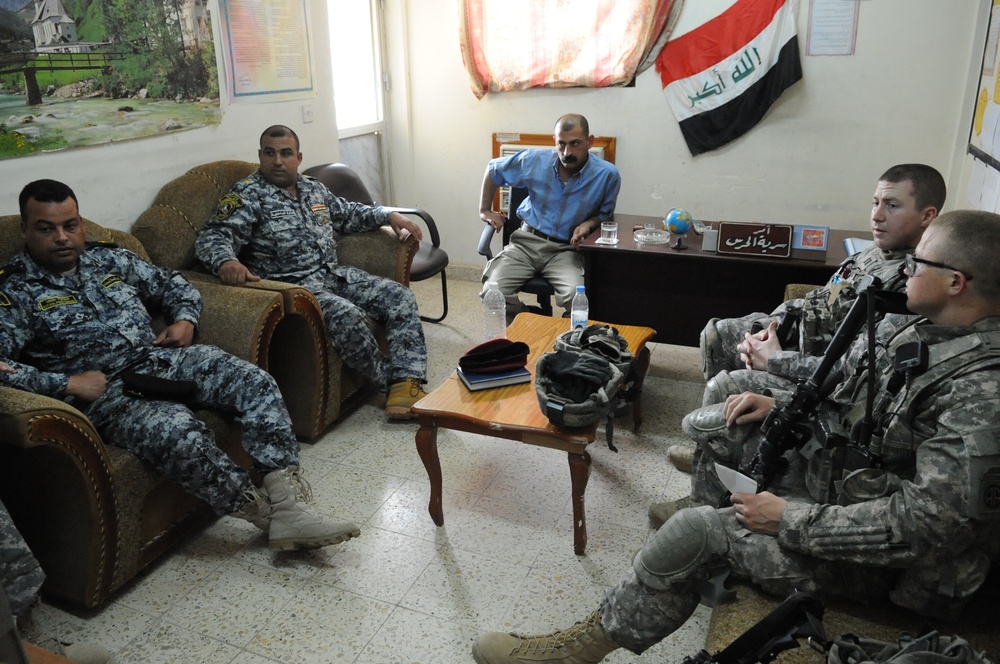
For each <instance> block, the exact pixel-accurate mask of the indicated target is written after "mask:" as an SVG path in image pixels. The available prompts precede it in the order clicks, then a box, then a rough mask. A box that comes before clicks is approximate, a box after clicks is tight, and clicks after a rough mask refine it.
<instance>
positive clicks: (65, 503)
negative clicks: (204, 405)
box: [0, 215, 284, 608]
mask: <svg viewBox="0 0 1000 664" xmlns="http://www.w3.org/2000/svg"><path fill="white" fill-rule="evenodd" d="M85 227H86V232H87V237H88V239H90V240H103V241H110V242H114V243H116V244H118V245H119V246H122V247H124V248H126V249H130V250H131V251H133V252H135V253H137V254H138V255H140V256H142V257H143V258H145V259H147V260H148V255H147V254H146V251H145V249H144V248H143V246H142V245H141V244H140V243H139V242H138V241H137V240H136V239H135V238H134V237H132V236H131V235H129V234H127V233H125V232H122V231H115V230H109V229H106V228H103V227H102V226H99V225H98V224H95V223H93V222H90V221H85ZM22 244H23V243H22V240H21V235H20V217H19V216H13V215H11V216H4V217H0V260H2V261H3V262H4V263H6V262H7V261H9V260H10V258H11V257H12V256H13V255H14V254H15V253H17V252H18V251H20V249H21V247H22ZM197 287H198V289H199V291H200V292H201V294H202V298H203V300H204V309H203V311H202V317H201V320H200V324H199V328H198V337H197V339H196V341H197V342H198V343H209V344H215V345H218V346H221V347H222V348H224V349H226V350H228V351H229V352H232V353H234V354H236V355H238V356H240V357H242V358H244V359H246V360H248V361H250V362H254V363H256V364H259V365H262V366H266V365H267V362H268V357H267V349H268V348H270V345H271V344H270V338H271V336H272V334H273V333H274V330H275V327H276V325H277V323H278V321H279V320H280V319H281V318H282V317H283V316H284V300H283V298H282V297H281V295H280V294H279V293H275V292H271V291H265V290H259V291H251V290H248V291H247V292H245V293H241V294H240V297H238V298H234V297H232V294H231V293H230V292H229V291H228V289H225V288H224V287H223V286H220V285H218V284H214V283H210V282H206V283H199V284H197ZM12 359H17V358H12ZM198 417H199V418H201V419H202V420H203V421H204V422H205V423H206V424H207V425H208V426H209V427H210V428H211V429H212V431H213V432H214V434H215V437H216V440H217V442H218V444H219V446H220V447H221V448H222V449H224V450H225V451H226V452H227V453H229V454H230V455H231V456H232V457H233V458H234V459H236V460H237V462H239V463H241V464H242V465H244V466H245V467H250V460H249V458H248V457H247V456H246V453H245V452H244V451H243V449H242V447H241V445H240V432H239V426H238V425H237V424H236V423H235V422H234V421H233V420H232V418H231V417H229V416H226V415H223V414H221V413H216V412H209V411H200V412H199V413H198ZM0 499H2V500H3V502H4V504H5V505H6V506H7V509H8V510H9V511H10V514H11V516H12V517H13V518H14V521H15V523H16V524H17V527H18V529H19V530H20V531H21V533H22V535H23V536H24V538H25V540H26V541H27V542H28V545H29V546H30V547H31V550H32V552H33V553H34V554H35V557H36V558H37V559H38V561H39V562H40V563H41V566H42V569H43V570H44V571H45V575H46V580H45V584H44V585H43V586H42V592H43V593H45V594H46V596H48V597H52V598H57V599H59V600H62V601H65V602H67V603H69V604H73V605H75V606H79V607H84V608H92V607H96V606H100V605H101V604H103V603H104V601H105V600H106V599H107V598H108V596H109V595H111V594H112V593H113V592H114V591H115V590H117V589H118V588H120V587H122V586H123V585H124V584H125V583H127V582H128V581H129V580H130V579H132V578H133V577H134V576H135V575H136V574H137V573H138V572H139V571H140V570H141V569H143V568H144V567H146V566H147V565H149V564H150V563H151V562H153V561H154V560H155V559H156V558H157V557H159V556H160V555H161V554H162V553H163V552H164V551H166V550H167V549H168V548H169V547H170V546H171V545H173V544H174V543H176V542H177V541H178V540H179V539H181V538H182V537H183V536H184V535H186V534H187V533H188V532H190V531H191V530H193V529H194V528H196V527H197V526H199V525H200V524H202V523H204V522H205V521H206V520H208V519H211V518H213V513H212V511H211V510H210V509H209V508H208V506H207V505H206V504H205V503H203V502H202V501H200V500H199V499H197V498H194V497H193V496H191V495H189V494H187V493H185V492H184V491H182V490H181V489H180V488H179V487H177V485H175V484H173V483H172V482H169V481H167V480H166V479H164V478H163V477H162V476H161V475H160V474H159V473H157V472H156V471H154V470H153V469H152V468H151V467H150V466H148V465H147V464H146V463H144V462H142V461H140V460H139V459H138V458H137V457H135V456H133V455H132V454H131V453H129V452H126V451H125V450H123V449H120V448H117V447H114V446H112V445H108V444H105V442H104V441H103V440H102V439H101V436H100V435H99V434H98V433H97V431H96V430H95V429H94V427H93V426H92V425H91V423H90V422H89V420H88V419H87V417H86V416H85V415H84V414H83V413H82V412H80V411H79V410H77V409H76V408H74V407H72V406H70V405H68V404H66V403H64V402H63V401H60V400H58V399H53V398H50V397H47V396H41V395H37V394H32V393H29V392H23V391H21V390H17V389H13V388H7V387H0Z"/></svg>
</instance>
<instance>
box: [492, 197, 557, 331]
mask: <svg viewBox="0 0 1000 664" xmlns="http://www.w3.org/2000/svg"><path fill="white" fill-rule="evenodd" d="M527 197H528V190H527V189H522V188H517V189H511V190H510V204H509V206H508V208H507V209H508V213H507V222H506V223H504V225H503V231H502V232H501V240H502V243H503V246H505V247H506V246H507V243H508V242H510V236H511V234H512V233H513V232H514V231H516V230H517V229H518V228H520V227H521V219H520V218H519V217H518V216H517V207H518V206H519V205H520V204H521V201H523V200H524V199H525V198H527ZM483 225H484V226H485V228H483V234H482V235H481V236H480V238H479V254H480V255H481V256H485V257H486V260H491V259H492V258H493V248H492V247H491V246H490V243H491V242H492V240H493V234H494V233H495V232H496V231H495V230H494V228H493V227H492V226H490V225H489V224H483ZM518 290H519V292H521V293H530V294H532V295H534V296H535V297H536V298H538V307H539V308H540V309H541V310H542V313H544V314H545V315H546V316H551V315H552V296H553V295H555V294H556V289H555V288H553V287H552V284H550V283H549V282H548V281H547V280H546V279H545V277H543V276H542V275H540V274H536V275H535V276H533V277H532V278H531V279H528V280H527V281H526V282H524V284H523V285H522V286H521V288H519V289H518Z"/></svg>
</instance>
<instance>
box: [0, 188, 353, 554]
mask: <svg viewBox="0 0 1000 664" xmlns="http://www.w3.org/2000/svg"><path fill="white" fill-rule="evenodd" d="M20 207H21V220H22V221H21V231H22V235H23V237H24V239H25V251H24V252H22V253H21V254H19V255H18V256H16V257H15V258H14V259H13V261H12V262H11V263H10V264H9V265H7V266H6V267H5V268H4V269H3V272H2V275H0V325H2V327H3V333H2V334H0V357H3V358H4V359H6V360H8V361H9V362H10V364H11V366H13V368H14V369H16V371H15V373H12V374H0V383H2V384H5V385H9V386H12V387H16V388H19V389H22V390H28V391H31V392H36V393H39V394H45V395H48V396H51V397H55V398H57V399H63V398H64V399H66V400H67V401H68V402H70V403H71V404H73V405H74V406H76V407H77V408H79V409H80V410H82V411H83V412H84V413H85V414H86V415H87V417H88V418H89V419H90V421H91V422H92V423H93V424H94V426H95V427H96V428H97V430H98V431H99V432H100V433H101V435H102V436H103V437H104V438H105V439H106V440H108V441H109V442H110V443H112V444H114V445H117V446H119V447H122V448H124V449H127V450H128V451H130V452H132V453H133V454H135V455H136V456H138V457H139V458H141V459H143V460H144V461H146V462H148V463H149V464H150V465H152V466H153V467H154V468H156V469H157V470H159V471H160V472H161V473H163V474H164V475H166V476H167V477H168V478H170V479H171V480H172V481H174V482H176V483H177V484H178V485H180V486H181V487H182V488H184V489H185V490H186V491H188V492H189V493H191V494H193V495H195V496H197V497H199V498H201V499H202V500H204V501H205V502H206V503H208V504H209V505H210V506H211V507H212V509H213V510H215V512H216V513H217V514H232V515H234V516H238V517H241V518H244V519H247V520H250V521H252V522H253V523H255V524H256V525H258V526H259V527H261V528H262V529H265V530H268V533H269V536H268V537H269V545H270V547H271V548H274V549H277V550H293V549H299V548H314V547H319V546H325V545H328V544H335V543H338V542H342V541H344V540H347V539H350V538H351V537H354V536H356V535H358V534H360V531H359V529H358V527H357V526H356V525H355V524H353V523H349V522H329V521H327V520H325V519H323V518H322V517H320V516H318V515H316V514H314V513H313V512H311V511H309V510H308V509H307V507H306V506H305V504H304V501H305V500H308V498H309V494H310V492H309V486H308V484H307V483H306V482H305V480H304V479H303V478H302V476H301V472H300V469H299V466H298V463H299V459H298V443H297V442H296V440H295V436H294V434H293V433H292V429H291V424H290V421H289V417H288V411H287V410H286V408H285V405H284V403H283V402H282V400H281V395H280V393H279V391H278V388H277V385H276V384H275V382H274V380H273V379H272V378H271V377H270V376H269V375H268V374H267V373H266V372H264V371H263V370H261V369H260V368H258V367H256V366H254V365H252V364H250V363H249V362H246V361H244V360H241V359H239V358H236V357H234V356H232V355H230V354H228V353H225V352H224V351H222V350H220V349H218V348H216V347H214V346H204V345H192V341H193V338H194V333H195V328H196V326H197V323H198V318H199V315H200V313H201V296H200V294H199V293H198V291H197V290H196V289H195V288H194V287H193V286H192V285H191V284H190V283H189V282H188V281H187V280H186V279H184V277H183V276H181V275H180V274H179V273H177V272H174V271H172V270H166V269H162V268H158V267H156V266H153V265H150V264H149V263H147V262H146V261H144V260H142V259H141V258H139V257H138V256H136V255H135V254H133V253H131V252H129V251H126V250H124V249H119V248H117V247H116V246H113V245H111V246H105V245H100V244H86V243H85V237H84V225H83V220H82V219H81V217H80V214H79V211H78V207H77V200H76V196H75V194H74V193H73V192H72V190H71V189H70V188H69V187H67V186H66V185H65V184H63V183H61V182H56V181H53V180H38V181H35V182H32V183H30V184H29V185H27V186H26V187H25V188H24V190H23V191H22V192H21V197H20ZM150 306H151V307H156V308H157V309H158V310H159V311H161V312H162V314H163V316H164V318H166V319H167V320H168V321H172V323H171V324H169V325H168V326H167V327H166V329H164V330H163V331H162V332H161V333H160V334H159V335H157V334H156V333H155V332H154V331H153V328H152V327H151V323H152V319H151V316H150V313H149V310H148V309H147V307H150ZM126 372H132V373H134V374H139V375H140V376H146V377H153V378H154V379H155V378H161V379H166V380H167V381H192V382H193V383H194V392H193V395H192V396H191V397H190V403H191V404H192V405H194V406H197V407H199V408H216V409H220V410H223V411H226V412H230V413H233V414H235V415H236V416H237V417H238V418H239V421H240V425H241V427H242V442H243V447H244V448H245V449H246V451H247V453H248V454H249V455H250V457H251V458H252V459H253V461H254V464H255V466H256V468H257V470H258V471H260V474H261V475H262V476H263V486H262V488H260V489H258V488H257V487H256V486H254V484H253V481H252V479H251V476H250V473H248V472H247V471H246V470H245V469H243V468H242V467H240V466H238V465H237V464H236V463H234V462H233V461H232V459H230V458H229V457H228V456H227V455H226V454H225V453H223V452H222V451H221V450H220V449H219V448H218V447H217V446H216V444H215V440H214V438H213V435H212V432H211V431H210V430H209V429H208V428H207V427H206V426H205V425H204V424H203V423H202V422H201V421H200V420H198V419H197V418H196V417H195V416H194V414H193V413H192V411H191V409H190V408H189V407H188V406H187V405H185V404H184V403H178V402H176V401H173V400H168V399H167V398H163V399H160V398H156V399H153V398H149V399H145V398H136V397H133V396H129V395H127V394H125V393H124V390H123V375H124V374H126ZM172 385H176V383H173V384H172Z"/></svg>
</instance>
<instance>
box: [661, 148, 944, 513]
mask: <svg viewBox="0 0 1000 664" xmlns="http://www.w3.org/2000/svg"><path fill="white" fill-rule="evenodd" d="M946 193H947V190H946V187H945V183H944V178H942V177H941V174H940V173H938V171H937V170H935V169H934V168H931V167H930V166H926V165H924V164H900V165H897V166H893V167H892V168H890V169H889V170H887V171H886V172H885V173H883V174H882V176H881V177H880V178H879V181H878V184H877V185H876V187H875V194H874V196H873V198H872V213H871V226H872V237H873V239H874V242H875V244H874V245H872V246H870V247H868V248H867V249H865V250H863V251H861V252H860V253H858V254H857V255H855V256H848V258H847V260H845V261H844V262H843V263H842V264H841V265H840V268H839V269H838V270H837V272H836V273H835V274H834V275H833V277H831V279H830V281H828V282H827V284H826V285H825V286H823V287H821V288H816V289H813V290H811V291H809V292H808V293H807V294H806V295H805V297H802V298H799V299H795V300H790V301H788V302H785V303H783V304H781V305H780V306H779V307H778V308H777V309H775V310H774V311H773V312H772V313H771V314H770V315H766V314H763V313H753V314H748V315H746V316H743V317H741V318H724V319H718V318H713V319H712V320H710V321H709V322H708V325H706V326H705V329H704V330H702V333H701V342H700V346H701V364H702V371H703V372H704V374H705V380H706V381H708V382H709V386H708V389H707V390H706V396H705V403H706V404H707V403H713V399H717V394H714V393H717V392H718V391H719V390H720V388H721V389H725V388H723V386H730V385H731V384H732V383H733V381H732V380H729V377H727V376H725V375H720V372H724V371H727V372H728V371H734V370H740V369H751V370H754V371H766V372H770V373H772V374H774V375H777V376H783V377H785V378H789V379H792V380H795V379H796V378H797V377H801V376H803V375H804V376H808V375H809V374H811V373H812V371H813V370H814V369H815V368H816V367H817V366H818V364H819V356H821V355H822V354H823V351H824V350H825V349H826V345H827V344H828V343H829V341H830V339H831V337H832V336H833V334H834V333H835V332H836V331H837V328H838V327H839V326H840V323H841V322H842V321H843V320H844V317H845V316H847V312H848V311H850V310H851V305H853V304H854V300H855V299H856V298H857V295H858V288H859V286H860V284H861V283H862V281H863V280H864V279H865V278H866V277H869V276H872V277H876V278H877V279H878V281H879V287H880V288H883V289H886V290H892V291H901V290H902V289H903V285H904V284H905V282H906V280H905V279H904V278H903V277H902V275H901V274H900V269H901V268H902V259H903V256H904V255H906V253H907V252H910V251H912V250H913V247H915V246H917V242H919V241H920V235H921V234H922V233H923V232H924V229H925V228H926V227H927V225H928V224H929V223H930V222H931V220H932V219H934V217H936V216H937V214H938V212H940V210H941V208H942V206H944V201H945V195H946ZM751 288H752V285H751ZM786 315H790V316H792V317H794V318H795V319H797V321H798V322H797V324H795V325H794V326H792V327H790V328H789V330H788V332H787V333H786V336H785V338H784V339H783V340H782V339H778V335H777V328H778V322H779V321H780V320H781V319H783V318H784V317H785V316H786ZM783 344H784V345H783ZM736 378H737V380H736V383H737V384H738V385H739V386H740V387H742V388H743V389H754V386H755V385H757V384H759V383H760V379H759V378H754V377H748V376H745V375H744V376H741V377H736ZM764 382H765V383H767V382H768V381H767V378H766V377H765V378H764ZM667 456H668V457H669V458H670V461H671V462H672V463H673V464H674V465H675V466H677V467H678V468H680V469H681V470H684V471H686V472H690V470H691V463H692V450H691V448H690V447H688V446H683V445H674V446H671V447H670V448H669V449H668V450H667ZM666 507H667V506H666V505H665V504H663V503H657V504H654V505H653V506H651V507H650V518H651V519H654V520H655V518H656V517H655V516H654V515H656V514H658V513H659V514H662V513H663V510H664V509H665V508H666Z"/></svg>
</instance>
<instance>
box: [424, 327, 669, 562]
mask: <svg viewBox="0 0 1000 664" xmlns="http://www.w3.org/2000/svg"><path fill="white" fill-rule="evenodd" d="M592 322H597V321H592ZM612 325H614V324H613V323H612ZM614 327H616V328H617V329H618V331H619V332H620V333H621V335H622V336H623V337H625V339H626V340H627V341H628V346H629V350H631V351H632V353H633V354H634V355H635V357H636V363H637V365H638V366H637V368H638V371H639V375H638V378H637V380H636V386H637V387H638V388H640V389H637V390H636V393H635V396H634V398H633V403H632V414H633V422H634V424H635V427H636V428H638V427H639V425H640V424H641V422H642V409H641V404H640V398H641V394H642V392H641V386H642V381H643V379H644V378H645V377H646V369H648V368H649V349H648V348H646V342H647V341H649V340H650V339H651V338H652V337H653V335H654V334H655V331H654V330H653V329H652V328H649V327H638V326H634V325H614ZM567 330H569V319H567V318H552V317H549V316H539V315H537V314H528V313H524V314H520V315H518V317H517V318H515V319H514V322H513V323H512V324H511V326H510V327H509V328H508V329H507V338H508V339H511V340H512V341H523V342H525V343H527V344H528V347H529V348H530V349H531V352H530V354H529V355H528V365H527V366H528V369H530V370H531V373H532V382H530V383H522V384H521V385H510V386H507V387H500V388H496V389H492V390H482V391H480V392H470V391H469V390H467V389H466V388H465V385H464V384H463V383H462V381H461V380H460V379H459V378H458V375H457V374H456V373H452V374H451V376H450V377H449V378H448V380H446V381H445V382H444V384H443V385H441V386H440V387H438V388H437V389H436V390H434V391H433V392H431V393H430V394H428V395H427V396H426V397H424V398H423V399H421V400H420V401H418V402H417V403H416V405H414V406H413V412H414V413H415V414H416V415H417V417H418V418H419V421H420V428H419V429H418V430H417V452H418V453H419V454H420V460H421V461H423V463H424V468H425V469H426V470H427V477H428V478H430V481H431V499H430V503H429V504H428V506H427V509H428V511H429V512H430V514H431V518H432V519H433V520H434V523H435V524H437V525H438V526H443V525H444V510H443V507H442V505H441V461H440V459H439V458H438V451H437V430H438V428H439V427H443V428H445V429H454V430H456V431H468V432H470V433H478V434H482V435H484V436H495V437H497V438H507V439H509V440H519V441H521V442H522V443H526V444H528V445H538V446H539V447H550V448H552V449H555V450H562V451H564V452H566V453H567V456H568V457H569V474H570V481H571V484H572V495H573V546H574V549H575V551H576V554H577V555H583V553H584V549H585V548H586V546H587V522H586V516H585V513H584V503H583V493H584V491H585V490H586V488H587V480H588V479H589V478H590V455H589V454H588V453H587V445H589V444H590V443H592V442H594V436H595V434H596V432H597V424H593V425H591V426H589V427H581V428H568V427H557V426H555V425H553V424H552V423H550V422H549V420H548V418H547V417H546V416H545V415H544V414H543V413H542V411H541V408H539V406H538V399H537V397H536V396H535V385H534V373H535V364H536V363H537V361H538V358H539V357H541V356H542V354H544V353H547V352H549V351H551V350H552V345H553V344H554V343H555V340H556V338H557V337H558V336H559V335H560V334H562V333H563V332H566V331H567ZM456 360H457V358H456Z"/></svg>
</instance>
